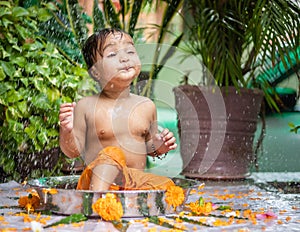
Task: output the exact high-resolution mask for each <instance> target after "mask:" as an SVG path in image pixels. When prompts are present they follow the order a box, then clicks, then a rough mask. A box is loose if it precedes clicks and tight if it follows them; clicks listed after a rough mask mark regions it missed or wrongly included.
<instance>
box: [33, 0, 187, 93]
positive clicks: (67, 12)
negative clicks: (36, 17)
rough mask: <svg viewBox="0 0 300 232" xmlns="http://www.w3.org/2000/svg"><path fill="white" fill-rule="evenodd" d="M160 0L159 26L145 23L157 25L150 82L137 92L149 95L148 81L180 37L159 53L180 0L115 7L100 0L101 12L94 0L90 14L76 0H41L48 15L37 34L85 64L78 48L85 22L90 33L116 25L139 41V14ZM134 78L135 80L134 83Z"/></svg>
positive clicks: (137, 1)
mask: <svg viewBox="0 0 300 232" xmlns="http://www.w3.org/2000/svg"><path fill="white" fill-rule="evenodd" d="M163 2H164V3H166V4H165V5H164V6H163V7H164V9H165V10H164V13H163V18H162V21H161V23H160V24H159V25H149V26H151V27H155V28H157V34H158V37H157V41H156V48H155V53H154V57H153V62H152V67H151V70H150V72H149V76H148V77H147V78H148V80H150V81H148V82H147V85H146V87H145V88H144V90H143V91H142V92H141V94H142V95H147V96H150V92H151V88H150V87H151V83H152V82H151V80H152V79H155V78H157V75H158V73H159V72H160V70H161V69H162V67H163V66H164V65H165V63H166V62H167V60H168V59H169V57H171V56H172V55H173V54H174V52H175V49H174V47H177V46H178V45H179V43H180V41H181V39H182V36H183V33H181V34H180V35H179V36H178V35H173V36H174V37H175V39H174V41H173V42H172V44H171V48H170V49H169V50H168V51H167V52H166V53H165V54H164V55H163V56H162V55H161V50H162V49H161V46H162V43H163V42H165V35H166V34H173V33H172V32H170V31H169V30H168V26H169V25H170V22H171V21H172V18H173V17H174V15H175V14H176V13H178V10H179V8H180V6H181V5H182V2H183V0H168V1H166V0H165V1H153V0H135V1H129V0H126V1H120V6H119V8H117V7H116V6H115V5H114V4H113V3H112V1H111V0H105V1H103V6H104V9H103V12H102V11H101V10H100V9H99V6H98V1H97V0H95V1H94V3H93V15H92V16H91V17H89V16H87V15H86V14H85V13H84V11H83V9H82V7H81V6H80V5H79V3H78V1H77V0H65V1H62V2H61V3H59V2H58V1H44V3H43V2H42V4H45V6H46V7H47V8H48V10H49V12H51V14H52V18H51V19H50V20H49V21H47V22H43V23H41V24H40V25H39V27H40V33H41V35H42V36H44V37H45V38H47V40H49V41H51V42H53V43H55V44H56V45H57V46H58V49H59V50H60V51H61V52H62V53H63V54H64V55H65V56H66V58H67V59H68V60H70V61H71V62H74V63H80V64H81V65H83V66H85V64H84V61H83V58H82V54H81V47H82V43H83V42H84V41H85V40H86V38H87V37H88V30H87V26H86V24H87V23H91V24H92V28H93V31H94V32H96V31H98V30H100V29H101V28H105V27H115V28H120V29H122V30H124V31H126V32H127V33H128V34H130V35H131V36H132V37H133V39H134V40H135V41H136V42H137V43H139V42H140V41H141V40H140V38H141V37H142V36H143V31H144V30H145V29H146V28H145V27H141V26H139V25H138V22H139V19H140V16H141V13H142V12H143V11H144V12H145V11H146V8H151V7H159V6H161V4H162V3H163ZM155 4H157V5H155ZM146 27H147V26H146ZM138 81H139V80H138V79H136V82H138ZM136 82H135V83H136Z"/></svg>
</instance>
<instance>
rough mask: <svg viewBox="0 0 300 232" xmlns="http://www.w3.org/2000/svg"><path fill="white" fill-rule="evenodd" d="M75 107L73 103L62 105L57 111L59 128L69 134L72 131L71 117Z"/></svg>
mask: <svg viewBox="0 0 300 232" xmlns="http://www.w3.org/2000/svg"><path fill="white" fill-rule="evenodd" d="M75 106H76V103H75V102H72V103H63V104H61V105H60V110H59V122H60V127H61V128H62V129H64V130H66V131H68V132H71V131H72V129H73V115H74V108H75Z"/></svg>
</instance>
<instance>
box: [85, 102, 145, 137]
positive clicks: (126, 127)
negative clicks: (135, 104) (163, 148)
mask: <svg viewBox="0 0 300 232" xmlns="http://www.w3.org/2000/svg"><path fill="white" fill-rule="evenodd" d="M93 118H94V123H92V124H94V130H95V132H96V133H97V137H98V139H99V140H111V139H118V138H123V137H126V138H127V139H129V138H135V139H139V140H140V139H144V138H145V136H146V135H147V134H148V132H149V128H150V120H149V118H147V117H145V116H144V115H143V114H142V113H141V112H140V109H139V108H136V109H130V108H126V107H123V108H118V107H114V108H111V109H98V110H97V111H96V112H95V114H94V117H93ZM91 126H92V125H91Z"/></svg>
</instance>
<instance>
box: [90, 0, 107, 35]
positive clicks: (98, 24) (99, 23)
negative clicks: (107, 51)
mask: <svg viewBox="0 0 300 232" xmlns="http://www.w3.org/2000/svg"><path fill="white" fill-rule="evenodd" d="M93 25H94V28H93V30H94V32H97V31H99V30H100V29H103V28H104V27H105V22H104V16H103V13H102V11H101V10H100V9H99V6H98V0H94V9H93Z"/></svg>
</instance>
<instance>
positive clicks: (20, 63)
mask: <svg viewBox="0 0 300 232" xmlns="http://www.w3.org/2000/svg"><path fill="white" fill-rule="evenodd" d="M12 63H13V64H17V65H18V66H19V67H21V68H24V67H25V65H26V64H27V60H26V58H25V57H23V56H17V57H14V58H13V59H12Z"/></svg>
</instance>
